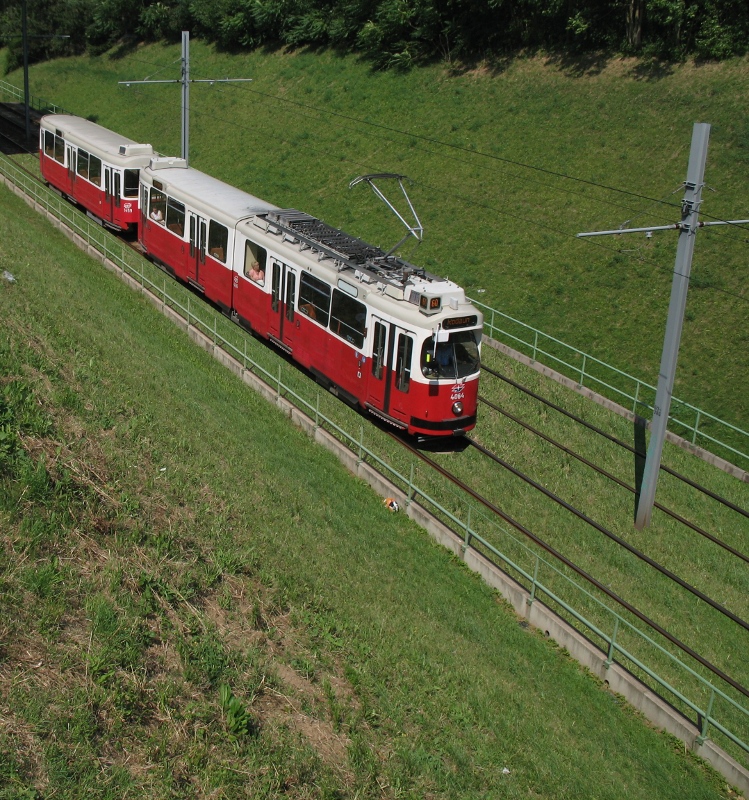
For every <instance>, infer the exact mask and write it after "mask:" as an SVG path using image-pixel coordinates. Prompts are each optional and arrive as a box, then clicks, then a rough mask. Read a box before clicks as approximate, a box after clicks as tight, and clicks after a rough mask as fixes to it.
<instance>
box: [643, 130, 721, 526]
mask: <svg viewBox="0 0 749 800" xmlns="http://www.w3.org/2000/svg"><path fill="white" fill-rule="evenodd" d="M709 140H710V126H709V125H708V124H706V123H704V122H697V123H695V125H694V128H693V131H692V148H691V151H690V153H689V166H688V167H687V180H686V184H685V187H686V188H685V192H684V199H683V200H682V202H681V224H680V226H679V244H678V247H677V249H676V263H675V265H674V277H673V281H672V283H671V300H670V302H669V306H668V321H667V322H666V335H665V338H664V340H663V354H662V356H661V369H660V373H659V375H658V389H657V391H656V394H655V405H654V406H653V422H652V425H651V430H650V444H649V446H648V453H647V456H646V457H645V470H644V472H643V477H642V486H641V488H640V499H639V502H638V504H637V517H636V518H635V527H636V528H637V530H642V529H643V528H645V527H647V526H648V525H649V524H650V514H651V512H652V510H653V503H654V502H655V488H656V485H657V483H658V472H659V470H660V467H661V455H662V454H663V442H664V440H665V438H666V428H667V426H668V413H669V411H670V409H671V397H672V394H673V388H674V376H675V373H676V362H677V359H678V356H679V342H680V341H681V329H682V326H683V324H684V310H685V308H686V305H687V290H688V289H689V273H690V272H691V269H692V254H693V253H694V238H695V234H696V232H697V227H698V219H697V217H698V214H699V209H700V203H701V202H702V185H703V182H704V177H705V161H706V160H707V145H708V141H709Z"/></svg>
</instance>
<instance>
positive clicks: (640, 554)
mask: <svg viewBox="0 0 749 800" xmlns="http://www.w3.org/2000/svg"><path fill="white" fill-rule="evenodd" d="M466 438H467V439H468V441H469V442H470V443H471V444H472V445H473V446H474V447H475V448H476V449H477V450H478V451H479V452H481V453H483V454H484V455H485V456H488V457H489V458H491V459H492V460H493V461H495V462H496V463H497V464H499V465H500V466H502V467H504V468H505V469H506V470H508V471H509V472H511V473H512V474H513V475H515V477H517V478H520V480H522V481H525V483H527V484H528V485H529V486H532V487H533V488H534V489H536V490H538V491H539V492H541V493H542V494H544V495H546V497H548V498H549V499H550V500H553V501H554V502H555V503H557V504H558V505H560V506H561V507H562V508H564V509H565V511H569V512H570V513H571V514H573V515H574V516H576V517H577V518H578V519H580V520H582V521H583V522H585V523H587V524H588V525H590V526H591V527H592V528H595V529H596V530H597V531H598V532H599V533H602V534H603V535H604V536H606V537H608V538H609V539H611V541H613V542H616V543H617V544H618V545H620V546H621V547H623V548H624V549H625V550H628V551H629V552H630V553H632V555H633V556H635V557H637V558H639V559H640V560H641V561H644V562H645V563H646V564H647V565H648V566H650V567H652V568H653V569H654V570H655V571H656V572H660V573H661V575H664V576H665V577H666V578H669V579H670V580H672V581H674V583H677V584H678V585H679V586H681V588H682V589H685V590H686V591H687V592H689V593H690V594H692V595H694V596H695V597H697V598H699V599H700V600H702V602H703V603H706V604H707V605H709V606H710V607H711V608H713V609H715V610H716V611H718V612H719V613H721V614H723V615H724V616H726V617H728V619H730V620H731V621H732V622H735V623H736V624H737V625H739V626H740V627H742V628H744V630H747V631H749V622H746V621H745V620H743V619H741V617H739V616H737V615H736V614H734V613H733V611H730V610H729V609H727V608H726V607H725V606H723V605H721V604H720V603H718V602H716V601H715V600H713V599H712V597H709V596H708V595H706V594H705V593H704V592H702V591H700V590H699V589H698V588H697V587H696V586H692V584H691V583H687V581H685V580H684V579H683V578H680V577H679V576H678V575H677V574H676V573H675V572H672V571H671V570H670V569H668V567H664V566H663V565H662V564H659V563H658V562H657V561H656V560H655V559H653V558H651V557H650V556H649V555H646V554H645V553H643V552H642V550H638V549H637V548H636V547H634V546H633V545H631V544H630V543H629V542H627V541H626V540H625V539H622V537H621V536H618V535H617V534H616V533H614V532H613V531H610V530H609V529H608V528H605V527H604V526H603V525H601V524H600V523H599V522H596V521H595V520H594V519H591V518H590V517H589V516H588V515H587V514H584V513H583V512H582V511H580V510H579V509H577V508H575V507H574V506H572V505H570V504H569V503H568V502H567V501H566V500H562V498H561V497H559V496H558V495H556V494H554V492H550V491H549V490H548V489H547V488H546V487H545V486H542V485H541V484H540V483H538V482H537V481H534V480H533V478H531V477H529V476H528V475H525V474H524V473H523V472H521V471H520V470H519V469H517V468H516V467H513V466H512V464H510V463H509V462H507V461H505V460H504V459H503V458H500V456H498V455H496V453H492V451H491V450H489V449H488V448H486V447H484V446H483V445H481V444H479V443H478V442H476V441H474V440H473V439H471V438H470V437H466Z"/></svg>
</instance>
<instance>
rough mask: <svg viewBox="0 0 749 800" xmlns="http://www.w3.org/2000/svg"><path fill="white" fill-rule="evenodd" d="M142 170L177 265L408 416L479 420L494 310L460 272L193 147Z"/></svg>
mask: <svg viewBox="0 0 749 800" xmlns="http://www.w3.org/2000/svg"><path fill="white" fill-rule="evenodd" d="M140 175H141V197H140V204H141V226H140V234H139V238H140V242H141V244H142V245H143V247H144V248H145V250H146V252H147V253H148V254H149V255H150V256H151V258H153V259H154V260H155V261H157V262H158V263H159V264H161V265H162V266H163V267H165V268H166V269H167V270H168V271H169V272H170V273H172V274H173V275H175V276H176V277H177V278H180V279H181V280H183V281H186V282H188V283H190V284H191V285H193V286H194V287H195V288H196V289H198V290H199V291H201V292H202V293H204V294H205V296H206V297H208V298H209V299H210V300H212V301H213V302H214V303H216V304H218V305H219V306H220V307H221V308H222V309H223V310H224V311H225V312H226V313H227V314H229V315H230V316H231V317H232V318H233V319H235V320H236V321H237V322H239V323H240V324H242V325H243V326H244V327H247V328H250V329H252V330H253V331H255V332H256V333H257V334H259V335H260V336H262V337H264V338H266V339H269V340H271V341H272V342H274V343H275V344H276V345H277V346H278V347H280V348H281V349H283V350H284V351H286V352H287V353H289V354H290V355H291V356H292V358H293V359H294V360H295V361H297V362H298V363H300V364H301V365H302V366H304V367H306V368H307V369H308V370H310V371H311V372H312V374H313V375H315V377H316V378H317V379H318V380H319V381H320V382H321V383H322V384H323V385H325V386H327V387H328V388H329V389H330V390H331V391H332V392H333V393H334V394H336V395H338V396H340V397H342V398H343V399H345V400H346V401H347V402H350V403H352V404H355V405H358V406H360V407H362V408H364V409H367V410H368V411H369V412H371V413H372V414H374V415H376V416H378V417H380V418H382V419H384V420H386V421H388V422H389V423H391V424H392V425H394V426H395V427H397V428H399V429H401V430H403V431H407V432H408V433H409V434H415V435H418V436H430V437H431V436H450V435H460V434H463V433H465V432H466V431H468V430H470V429H471V428H473V426H474V425H475V422H476V404H477V394H478V377H479V366H480V365H479V354H480V342H481V331H482V324H483V319H482V315H481V313H480V312H479V311H478V310H477V309H476V308H475V307H474V306H473V305H472V304H471V303H470V301H469V300H467V299H466V296H465V292H464V291H463V289H461V288H460V287H459V286H458V285H457V284H455V283H453V282H451V281H447V280H442V279H440V278H438V277H436V276H434V275H430V274H428V273H427V272H425V271H424V270H422V269H420V268H418V267H415V266H414V265H412V264H409V263H407V262H405V261H403V260H401V259H399V258H397V257H395V256H388V255H386V254H385V253H384V252H383V251H382V250H380V249H379V248H377V247H373V246H372V245H369V244H367V243H366V242H363V241H361V240H360V239H356V238H355V237H353V236H350V235H348V234H346V233H344V232H342V231H340V230H337V229H336V228H333V227H331V226H329V225H327V224H326V223H324V222H322V221H320V220H318V219H316V218H314V217H311V216H309V215H308V214H305V213H303V212H301V211H297V210H295V209H280V208H278V207H277V206H274V205H272V204H270V203H267V202H266V201H264V200H261V199H259V198H257V197H254V196H252V195H250V194H246V193H245V192H242V191H240V190H239V189H236V188H234V187H232V186H229V185H227V184H225V183H222V182H221V181H218V180H216V179H215V178H212V177H210V176H208V175H205V174H204V173H202V172H199V171H197V170H195V169H192V168H188V167H187V166H186V164H185V162H184V161H183V160H182V159H176V158H163V157H160V158H154V159H152V160H151V162H150V164H149V166H147V167H145V168H144V169H142V170H141V173H140Z"/></svg>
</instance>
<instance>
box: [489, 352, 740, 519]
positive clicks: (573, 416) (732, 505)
mask: <svg viewBox="0 0 749 800" xmlns="http://www.w3.org/2000/svg"><path fill="white" fill-rule="evenodd" d="M481 369H482V370H484V371H486V372H488V373H489V374H490V375H494V376H495V377H496V378H499V379H500V380H503V381H505V382H506V383H509V384H510V386H512V387H514V388H515V389H518V390H519V391H521V392H525V394H527V395H528V396H529V397H532V398H533V399H534V400H538V401H539V402H541V403H544V404H545V405H547V406H549V408H553V409H554V411H558V412H559V413H560V414H564V416H566V417H569V418H570V419H572V420H574V421H575V422H577V423H579V424H580V425H584V426H585V427H586V428H588V429H589V430H591V431H593V432H594V433H597V434H599V435H600V436H603V437H604V438H606V439H608V440H609V441H610V442H613V443H614V444H618V445H619V446H620V447H623V448H625V449H626V450H628V451H629V452H630V453H632V454H633V455H636V456H639V457H641V458H645V455H646V454H645V453H643V452H642V451H640V450H637V449H636V448H634V447H632V445H630V444H627V443H626V442H623V441H622V440H621V439H617V438H616V436H612V435H611V434H610V433H607V432H606V431H604V430H602V429H601V428H599V427H597V426H596V425H593V424H592V423H590V422H587V421H586V420H584V419H582V417H578V416H577V414H573V413H572V412H571V411H568V410H567V409H566V408H562V407H561V406H559V405H557V404H556V403H554V402H553V401H552V400H549V399H548V398H546V397H542V396H541V395H540V394H536V392H534V391H533V390H531V389H528V388H526V387H525V386H523V385H521V384H519V383H518V382H517V381H514V380H512V378H508V377H507V376H506V375H502V373H501V372H497V371H496V370H494V369H492V368H491V367H487V366H486V365H485V364H482V365H481ZM661 469H662V470H663V471H664V472H665V473H667V474H668V475H671V476H672V477H674V478H676V479H677V480H680V481H683V482H684V483H686V484H687V485H689V486H691V487H692V488H693V489H696V490H697V491H698V492H702V494H704V495H707V496H708V497H710V498H711V499H713V500H715V501H717V502H718V503H721V504H722V505H724V506H726V507H727V508H730V509H731V511H735V512H736V513H737V514H741V515H742V516H744V517H747V519H749V511H747V510H746V509H744V508H741V506H737V505H736V504H735V503H732V502H731V501H730V500H728V499H727V498H725V497H721V496H720V495H719V494H716V493H715V492H713V491H711V490H710V489H708V488H707V487H706V486H701V485H700V484H699V483H696V482H695V481H693V480H692V479H691V478H687V476H686V475H682V474H681V473H679V472H676V470H674V469H671V468H670V467H667V466H665V465H664V464H661Z"/></svg>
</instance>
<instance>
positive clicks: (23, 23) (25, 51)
mask: <svg viewBox="0 0 749 800" xmlns="http://www.w3.org/2000/svg"><path fill="white" fill-rule="evenodd" d="M21 35H22V36H23V104H24V107H25V109H26V141H27V142H28V141H29V140H30V139H31V117H30V114H29V31H28V25H27V22H26V0H23V4H22V6H21Z"/></svg>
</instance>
